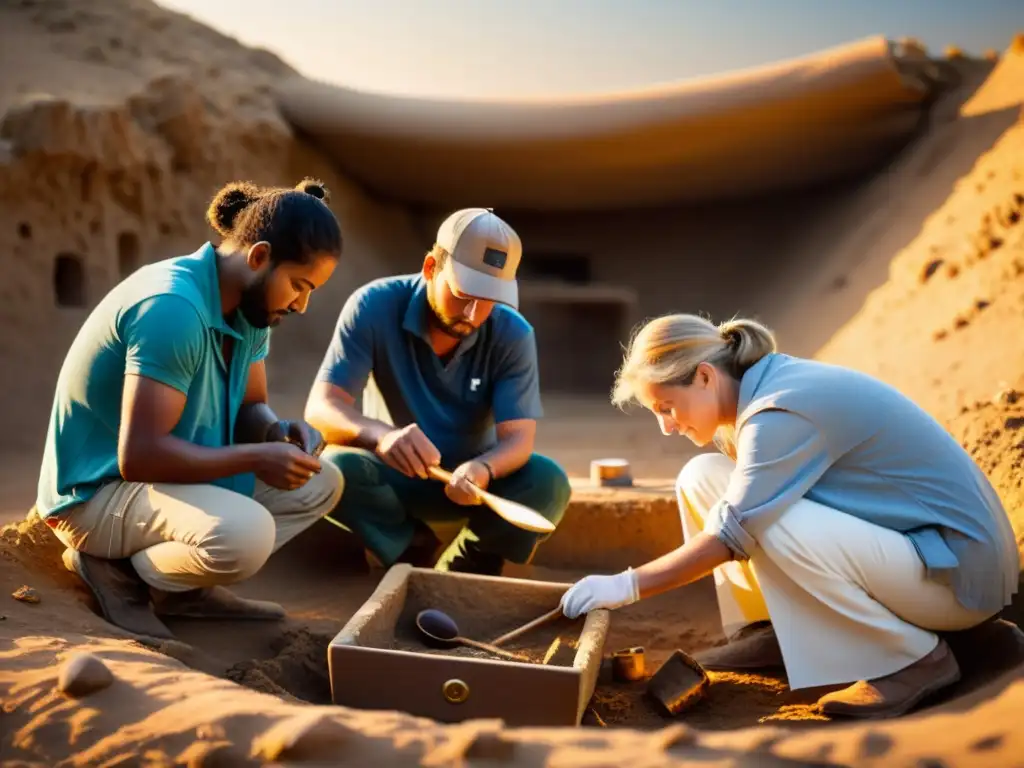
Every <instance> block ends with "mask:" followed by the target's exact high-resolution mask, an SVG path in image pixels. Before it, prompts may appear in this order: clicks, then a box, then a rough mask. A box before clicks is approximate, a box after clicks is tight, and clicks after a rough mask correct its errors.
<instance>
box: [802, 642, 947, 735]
mask: <svg viewBox="0 0 1024 768" xmlns="http://www.w3.org/2000/svg"><path fill="white" fill-rule="evenodd" d="M959 679H960V667H959V665H958V664H957V663H956V657H954V656H953V652H952V651H951V650H950V649H949V646H948V645H946V641H945V640H939V644H938V645H937V646H936V647H935V650H934V651H932V652H931V653H929V654H928V655H927V656H925V657H924V658H922V659H918V660H917V661H915V662H914V663H913V664H911V665H910V666H909V667H904V668H903V669H901V670H899V671H898V672H893V673H892V674H891V675H886V676H885V677H879V678H876V679H875V680H860V681H858V682H856V683H854V684H853V685H851V686H849V687H848V688H843V689H842V690H841V691H835V692H834V693H829V694H826V695H824V696H822V697H821V698H820V699H818V707H819V708H820V709H821V712H822V713H823V714H826V715H838V716H845V717H863V718H883V717H896V716H898V715H902V714H904V713H905V712H907V711H908V710H910V709H911V708H912V707H914V706H915V705H916V704H917V703H918V702H920V701H921V700H922V699H924V698H925V697H926V696H930V695H931V694H933V693H935V692H936V691H938V690H940V689H942V688H945V687H946V686H948V685H952V684H953V683H955V682H956V681H957V680H959Z"/></svg>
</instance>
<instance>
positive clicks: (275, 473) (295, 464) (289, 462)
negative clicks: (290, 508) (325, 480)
mask: <svg viewBox="0 0 1024 768" xmlns="http://www.w3.org/2000/svg"><path fill="white" fill-rule="evenodd" d="M253 447H254V448H255V449H256V450H257V451H258V453H257V458H256V477H258V478H259V479H260V480H262V481H263V482H264V483H266V484H267V485H269V486H271V487H273V488H279V489H281V490H282V491H293V490H295V489H296V488H301V487H302V486H303V485H305V484H306V483H307V482H308V481H309V479H310V478H311V477H313V475H316V474H319V472H320V459H317V458H315V457H313V456H310V455H309V454H308V453H306V452H305V451H303V450H302V449H301V448H299V447H298V446H295V445H292V444H290V443H286V442H266V443H256V444H255V445H254V446H253Z"/></svg>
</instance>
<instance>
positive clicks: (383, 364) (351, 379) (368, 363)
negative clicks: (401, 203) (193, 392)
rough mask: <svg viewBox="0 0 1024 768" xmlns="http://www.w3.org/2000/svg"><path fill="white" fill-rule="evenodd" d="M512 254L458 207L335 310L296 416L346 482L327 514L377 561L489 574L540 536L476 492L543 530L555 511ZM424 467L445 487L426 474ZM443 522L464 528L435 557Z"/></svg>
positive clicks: (479, 215) (557, 484)
mask: <svg viewBox="0 0 1024 768" xmlns="http://www.w3.org/2000/svg"><path fill="white" fill-rule="evenodd" d="M521 255H522V244H521V242H520V239H519V236H518V235H517V234H516V233H515V231H514V230H513V229H512V228H511V227H510V226H509V225H508V224H507V223H506V222H504V221H503V220H502V219H500V218H499V217H498V216H496V215H495V214H494V212H493V211H491V210H490V209H484V208H470V209H465V210H460V211H457V212H455V213H453V214H452V215H451V216H449V217H448V218H447V219H446V220H445V221H444V222H443V223H442V224H441V226H440V228H439V230H438V233H437V239H436V242H435V244H434V246H433V247H432V248H431V249H430V251H429V252H428V253H427V254H426V256H425V257H424V260H423V267H422V270H421V271H420V272H419V273H415V274H410V275H401V276H397V277H388V278H382V279H379V280H375V281H373V282H371V283H369V284H367V285H365V286H363V287H362V288H360V289H359V290H357V291H356V292H355V293H353V294H352V296H351V297H349V299H348V301H347V302H346V303H345V306H344V307H343V309H342V311H341V315H340V317H339V319H338V323H337V326H336V329H335V333H334V337H333V339H332V341H331V344H330V346H329V348H328V350H327V353H326V355H325V356H324V360H323V363H322V365H321V367H320V370H319V373H318V375H317V378H316V381H315V383H314V385H313V387H312V390H311V392H310V395H309V400H308V402H307V405H306V414H305V417H306V420H307V421H308V422H309V423H310V424H311V425H312V426H314V427H315V428H316V429H317V430H319V431H320V433H322V434H323V436H324V439H325V440H326V442H327V443H328V447H327V449H326V450H325V451H324V453H323V456H322V460H323V461H326V462H331V463H333V464H334V465H335V466H336V467H337V468H338V469H340V470H341V473H342V475H343V476H344V478H345V493H344V495H343V497H342V499H341V501H340V503H339V504H338V506H337V507H336V508H335V509H334V511H333V512H332V513H331V517H332V518H333V519H334V520H336V521H337V522H340V523H341V524H342V525H344V526H345V527H347V528H348V529H349V530H351V531H353V532H354V533H355V534H356V535H357V536H358V537H359V538H360V539H361V540H362V542H363V544H364V546H365V547H366V548H367V549H368V550H369V551H370V553H371V554H372V555H373V556H374V557H375V558H376V559H377V560H378V561H379V562H380V563H381V564H383V565H385V566H390V565H391V564H393V563H396V562H406V563H411V564H413V565H415V566H419V567H434V568H436V569H437V570H442V571H460V572H468V573H480V574H487V575H500V573H501V571H502V567H503V566H504V563H505V561H512V562H516V563H526V562H529V560H530V559H531V557H532V556H533V553H534V551H535V548H536V545H537V543H538V541H539V540H540V537H539V535H538V534H536V533H532V532H529V531H525V530H522V529H519V528H516V527H515V526H513V525H511V524H510V523H508V522H506V521H505V520H504V519H502V518H500V517H499V516H498V515H496V514H495V513H493V512H492V511H491V510H490V509H488V508H487V507H486V506H483V505H481V504H480V498H479V496H478V495H477V493H476V489H487V490H490V491H491V492H492V493H494V494H496V495H498V496H502V497H504V498H508V499H512V500H514V501H517V502H520V503H521V504H525V505H526V506H528V507H531V508H533V509H536V510H537V511H538V512H540V514H542V515H543V516H544V517H546V518H547V519H549V520H550V521H551V522H552V523H554V524H556V525H557V524H558V522H559V521H560V520H561V518H562V515H563V514H564V512H565V509H566V507H567V506H568V503H569V495H570V487H569V481H568V478H567V477H566V474H565V472H564V471H563V470H562V468H561V467H559V466H558V465H557V464H556V463H555V462H554V461H552V460H551V459H549V458H547V457H544V456H541V455H538V454H536V453H534V450H533V448H534V436H535V433H536V424H537V420H538V419H539V418H541V416H542V409H541V401H540V388H539V376H538V370H537V347H536V341H535V337H534V331H533V328H532V326H531V325H530V324H529V323H528V322H527V321H526V319H525V318H524V317H523V316H522V315H521V314H519V312H518V311H517V307H518V284H517V282H516V271H517V270H518V267H519V262H520V258H521ZM357 398H361V401H362V402H361V407H360V405H357ZM436 466H440V467H443V468H446V469H448V470H449V471H451V472H452V479H451V482H449V483H443V482H438V481H436V480H433V479H431V478H430V474H429V469H430V468H431V467H436ZM453 519H454V520H466V524H465V525H464V526H463V528H462V530H461V531H460V533H459V534H458V536H457V537H456V538H455V540H454V541H453V542H452V543H451V545H450V546H448V547H447V549H445V550H444V551H443V552H440V553H439V550H440V549H441V543H440V541H439V539H438V538H437V536H436V534H435V533H434V531H433V530H432V529H431V527H430V526H429V524H428V523H429V522H430V521H437V520H453ZM439 554H440V556H438V555H439Z"/></svg>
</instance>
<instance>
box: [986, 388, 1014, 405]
mask: <svg viewBox="0 0 1024 768" xmlns="http://www.w3.org/2000/svg"><path fill="white" fill-rule="evenodd" d="M1020 397H1021V393H1020V392H1018V391H1017V390H1016V389H1002V390H1000V391H999V392H997V393H996V396H995V397H994V398H992V401H993V402H995V403H996V404H997V405H1016V404H1017V402H1018V401H1019V400H1020Z"/></svg>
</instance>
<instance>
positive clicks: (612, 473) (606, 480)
mask: <svg viewBox="0 0 1024 768" xmlns="http://www.w3.org/2000/svg"><path fill="white" fill-rule="evenodd" d="M590 483H591V485H596V486H602V487H609V488H628V487H630V486H632V485H633V475H632V474H631V473H630V471H629V462H628V461H626V460H625V459H594V460H593V461H592V462H590Z"/></svg>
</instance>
